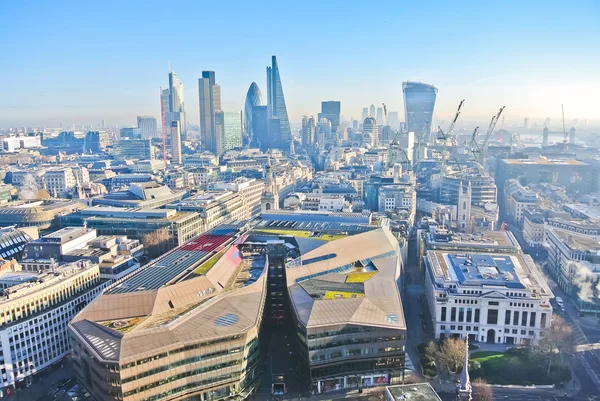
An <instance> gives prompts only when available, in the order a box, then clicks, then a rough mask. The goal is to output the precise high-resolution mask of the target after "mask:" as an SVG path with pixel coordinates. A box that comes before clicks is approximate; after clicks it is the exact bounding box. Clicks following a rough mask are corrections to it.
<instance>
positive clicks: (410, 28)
mask: <svg viewBox="0 0 600 401" xmlns="http://www.w3.org/2000/svg"><path fill="white" fill-rule="evenodd" d="M447 3H448V4H447ZM457 4H462V5H461V6H457ZM272 54H274V55H277V58H278V61H279V67H280V72H281V78H282V82H283V89H284V93H285V97H286V102H287V106H288V112H289V115H290V120H292V122H294V121H298V120H299V119H300V117H301V116H302V115H303V114H315V115H316V113H317V112H318V111H319V108H320V101H321V100H341V101H342V114H344V116H346V118H349V117H350V116H353V117H355V118H358V117H360V114H361V110H362V108H363V107H367V106H368V105H370V104H375V105H376V106H379V105H381V103H382V102H385V103H386V104H387V105H388V110H391V111H393V110H397V111H399V112H400V113H403V105H402V90H401V85H402V82H403V81H405V80H416V81H423V82H427V83H431V84H434V85H436V86H437V87H438V88H439V93H438V103H437V105H436V113H437V117H438V119H439V120H442V119H445V118H448V116H450V115H451V114H453V113H454V109H455V107H456V105H457V104H458V102H459V101H460V99H462V98H465V99H466V103H465V108H464V112H463V116H462V118H464V119H479V118H481V117H484V116H485V117H486V119H487V117H488V116H491V115H493V114H494V113H495V112H496V111H497V109H498V108H499V107H500V106H502V105H505V106H506V116H507V118H514V119H516V118H517V117H518V118H521V117H523V116H529V117H531V118H532V119H533V118H545V117H548V116H549V117H552V118H556V119H558V118H560V105H561V103H564V105H565V111H566V114H567V117H568V118H569V119H575V118H579V119H585V118H587V119H590V120H600V95H599V94H600V2H598V1H583V0H582V1H579V0H576V1H571V2H565V1H551V0H550V1H549V0H545V1H530V0H526V1H523V0H520V1H494V2H489V1H473V2H441V1H440V2H429V1H414V0H412V1H398V0H395V1H382V0H379V1H370V2H366V1H360V2H351V1H327V0H326V1H323V0H320V1H312V0H307V1H302V2H296V1H286V0H283V1H275V2H274V1H269V2H261V1H208V0H203V1H198V0H195V1H183V0H179V1H173V2H169V1H164V0H163V1H133V0H119V1H107V0H103V1H81V0H79V1H61V0H53V1H45V0H39V1H28V0H19V1H1V2H0V127H3V126H4V127H6V126H9V125H42V124H43V125H46V126H52V125H54V126H56V125H58V124H59V123H63V124H64V125H67V124H70V123H99V121H100V120H101V119H103V118H104V119H106V121H107V123H108V124H134V123H135V117H136V115H139V114H149V115H154V116H158V115H159V109H160V107H159V87H160V86H163V87H166V86H167V65H168V61H169V60H170V61H171V67H172V69H173V70H174V71H175V72H177V74H178V75H179V77H180V78H181V80H182V82H183V84H184V86H185V100H186V110H187V113H188V120H190V121H191V122H192V123H197V121H198V77H199V76H200V74H201V71H202V70H214V71H216V76H217V81H218V83H219V84H220V85H221V88H222V97H223V108H224V109H227V110H234V109H238V110H239V109H241V108H243V102H244V98H245V95H246V91H247V89H248V87H249V85H250V83H251V82H252V81H256V82H257V84H258V85H259V87H260V89H261V91H262V92H263V98H265V100H266V96H265V95H266V88H265V80H266V78H265V76H266V73H265V66H267V65H268V64H269V63H270V56H271V55H272Z"/></svg>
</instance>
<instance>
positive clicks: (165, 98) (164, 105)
mask: <svg viewBox="0 0 600 401" xmlns="http://www.w3.org/2000/svg"><path fill="white" fill-rule="evenodd" d="M169 98H170V96H169V89H163V88H160V118H161V120H162V121H161V123H162V127H161V130H162V134H163V136H164V137H167V136H169V130H170V129H171V121H168V119H169V118H170V110H171V108H170V106H169Z"/></svg>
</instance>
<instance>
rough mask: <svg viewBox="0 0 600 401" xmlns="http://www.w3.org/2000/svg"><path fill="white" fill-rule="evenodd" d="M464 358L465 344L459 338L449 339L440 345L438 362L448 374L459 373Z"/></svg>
mask: <svg viewBox="0 0 600 401" xmlns="http://www.w3.org/2000/svg"><path fill="white" fill-rule="evenodd" d="M428 348H429V347H428ZM464 357H465V343H464V342H463V341H462V340H460V339H458V338H448V339H446V340H445V341H444V342H443V343H442V344H441V345H440V347H439V353H438V359H437V360H438V362H439V365H441V366H443V367H444V368H445V369H446V370H447V371H448V372H458V370H459V369H461V368H462V363H463V359H464Z"/></svg>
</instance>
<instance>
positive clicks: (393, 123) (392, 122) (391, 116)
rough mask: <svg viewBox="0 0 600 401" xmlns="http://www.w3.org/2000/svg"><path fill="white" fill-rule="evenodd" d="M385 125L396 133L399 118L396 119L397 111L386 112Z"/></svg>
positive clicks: (398, 127)
mask: <svg viewBox="0 0 600 401" xmlns="http://www.w3.org/2000/svg"><path fill="white" fill-rule="evenodd" d="M387 123H388V125H389V126H390V127H392V130H393V131H398V130H399V129H400V118H399V117H398V112H397V111H389V112H388V118H387Z"/></svg>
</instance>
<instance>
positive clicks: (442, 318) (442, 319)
mask: <svg viewBox="0 0 600 401" xmlns="http://www.w3.org/2000/svg"><path fill="white" fill-rule="evenodd" d="M440 320H441V321H442V322H445V321H446V307H445V306H442V313H441V318H440Z"/></svg>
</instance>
